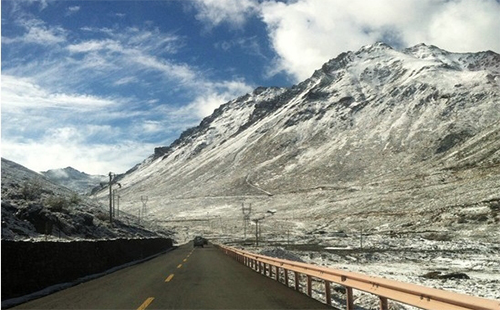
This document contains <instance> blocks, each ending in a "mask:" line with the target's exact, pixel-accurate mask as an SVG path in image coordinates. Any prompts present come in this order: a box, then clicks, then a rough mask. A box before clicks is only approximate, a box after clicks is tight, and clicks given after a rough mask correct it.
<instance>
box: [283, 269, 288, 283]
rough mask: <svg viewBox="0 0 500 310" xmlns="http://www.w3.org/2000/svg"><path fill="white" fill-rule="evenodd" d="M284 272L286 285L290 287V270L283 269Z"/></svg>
mask: <svg viewBox="0 0 500 310" xmlns="http://www.w3.org/2000/svg"><path fill="white" fill-rule="evenodd" d="M283 272H284V273H285V285H286V286H287V287H288V269H286V268H283Z"/></svg>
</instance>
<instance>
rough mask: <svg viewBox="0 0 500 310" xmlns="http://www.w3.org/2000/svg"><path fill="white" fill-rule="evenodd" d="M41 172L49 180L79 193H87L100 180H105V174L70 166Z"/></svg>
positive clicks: (97, 184)
mask: <svg viewBox="0 0 500 310" xmlns="http://www.w3.org/2000/svg"><path fill="white" fill-rule="evenodd" d="M41 174H42V175H44V176H45V177H46V178H47V179H49V180H50V181H52V182H54V183H56V184H59V185H61V186H64V187H67V188H69V189H71V190H74V191H75V192H77V193H79V194H88V193H90V192H91V190H92V188H94V187H96V186H99V184H100V183H101V182H106V181H107V176H105V175H90V174H87V173H85V172H80V171H78V170H76V169H75V168H72V167H66V168H63V169H51V170H47V171H42V172H41Z"/></svg>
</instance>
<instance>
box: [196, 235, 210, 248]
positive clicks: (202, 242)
mask: <svg viewBox="0 0 500 310" xmlns="http://www.w3.org/2000/svg"><path fill="white" fill-rule="evenodd" d="M206 244H208V240H207V239H205V238H203V237H201V236H196V237H195V238H194V240H193V246H194V247H197V246H201V247H203V246H204V245H206Z"/></svg>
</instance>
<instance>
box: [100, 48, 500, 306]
mask: <svg viewBox="0 0 500 310" xmlns="http://www.w3.org/2000/svg"><path fill="white" fill-rule="evenodd" d="M120 183H121V184H122V188H121V189H120V190H119V192H120V196H121V207H122V208H123V209H124V210H127V211H128V212H130V213H133V214H138V213H140V212H142V216H143V218H144V219H146V220H149V221H151V222H153V223H155V224H158V225H163V226H166V227H169V228H170V229H172V230H175V231H176V234H177V235H176V239H177V240H180V241H181V240H182V239H185V240H189V239H190V238H192V237H193V236H194V235H197V234H203V235H205V236H207V237H208V238H211V239H219V240H222V241H225V242H231V241H236V240H243V239H246V240H247V241H246V242H245V244H248V243H249V242H250V241H252V240H255V239H256V237H257V236H254V235H253V232H255V231H256V227H255V224H254V223H253V222H252V221H249V222H247V225H244V220H243V218H244V216H243V214H242V211H243V210H242V205H243V206H244V207H246V210H247V213H248V211H249V207H251V214H250V216H249V217H250V219H260V222H259V229H258V231H260V233H259V234H258V236H259V239H260V244H262V243H265V244H274V245H276V244H279V245H281V246H284V247H287V249H289V250H291V251H294V252H295V254H296V255H299V256H301V257H302V258H303V259H304V260H306V261H313V262H315V263H319V264H322V265H327V266H332V267H334V268H346V269H349V270H354V271H356V270H359V271H361V272H366V273H368V274H373V275H380V276H385V277H389V278H395V279H398V280H403V281H408V282H413V283H421V284H424V285H427V286H433V287H441V288H445V289H451V290H455V291H459V292H465V293H468V294H472V295H477V296H483V297H487V298H496V299H500V295H498V292H500V288H499V286H498V283H500V269H499V268H498V266H500V261H499V257H500V248H499V247H498V240H499V239H500V228H499V225H500V55H498V54H496V53H494V52H491V51H487V52H479V53H452V52H448V51H444V50H442V49H439V48H438V47H435V46H427V45H425V44H420V45H417V46H414V47H411V48H408V49H404V50H401V51H398V50H394V49H393V48H391V47H390V46H387V45H386V44H383V43H376V44H374V45H370V46H364V47H362V48H361V49H360V50H358V51H355V52H345V53H342V54H340V55H338V56H337V57H336V58H334V59H332V60H330V61H328V62H327V63H325V64H324V65H323V66H322V67H321V68H320V69H318V70H317V71H316V72H314V74H313V75H312V76H311V78H309V79H307V80H305V81H303V82H302V83H299V84H297V85H295V86H293V87H290V88H262V87H261V88H257V89H255V90H254V91H253V92H252V93H249V94H247V95H245V96H242V97H240V98H236V99H234V100H232V101H229V102H227V103H225V104H223V105H222V106H220V107H219V108H218V109H217V110H216V111H215V112H214V113H213V114H212V115H211V116H209V117H207V118H205V119H204V120H203V121H202V122H201V123H200V125H199V126H197V127H195V128H191V129H189V130H187V131H185V132H184V133H183V134H182V135H181V136H180V137H179V139H177V140H176V141H174V143H172V144H171V145H170V146H168V147H161V148H157V149H156V150H155V153H154V155H152V156H150V157H149V158H147V159H146V160H145V161H144V162H143V163H141V164H139V165H137V166H136V167H134V168H133V169H131V170H130V171H128V172H127V173H126V174H125V175H122V176H120ZM144 196H147V197H148V200H147V203H146V205H147V208H144V207H145V204H144V203H143V202H141V198H142V197H144ZM100 197H101V199H106V198H107V196H106V192H101V193H100ZM255 250H256V251H258V249H255ZM428 272H431V274H439V273H440V272H443V273H467V275H469V276H470V279H469V280H458V279H455V280H449V281H444V280H439V279H438V280H436V279H434V280H429V279H427V278H425V277H422V275H424V274H426V273H428ZM342 298H343V297H342V296H341V299H342ZM356 298H358V296H357V297H356ZM359 300H361V299H359ZM373 302H374V304H376V303H377V302H378V301H373ZM357 304H358V302H357ZM363 304H364V305H366V307H367V308H369V307H370V306H369V305H370V302H367V303H364V302H363ZM394 309H403V308H394Z"/></svg>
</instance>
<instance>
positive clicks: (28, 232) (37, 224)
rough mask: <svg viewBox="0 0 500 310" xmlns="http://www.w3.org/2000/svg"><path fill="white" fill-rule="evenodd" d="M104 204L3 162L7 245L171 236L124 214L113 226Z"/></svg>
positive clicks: (4, 225)
mask: <svg viewBox="0 0 500 310" xmlns="http://www.w3.org/2000/svg"><path fill="white" fill-rule="evenodd" d="M108 210H109V209H108V206H107V205H100V204H98V203H97V202H95V201H93V200H90V199H88V198H86V197H83V196H80V195H78V194H77V193H76V192H74V191H72V190H70V189H68V188H67V187H63V186H60V185H57V184H55V183H54V182H53V181H51V180H49V179H48V178H46V177H45V176H43V175H42V174H39V173H36V172H34V171H32V170H29V169H27V168H26V167H23V166H21V165H19V164H17V163H15V162H13V161H10V160H7V159H4V158H2V240H27V239H29V240H45V239H51V240H53V239H55V240H59V239H66V240H74V239H109V238H119V237H125V238H147V237H156V236H159V235H163V236H165V235H169V234H170V232H168V231H166V230H162V231H160V232H158V231H154V229H151V228H146V227H144V226H143V225H145V224H147V223H144V222H143V223H142V224H143V225H138V224H137V222H138V221H137V219H136V218H135V217H133V216H131V215H129V214H126V213H124V212H120V214H119V217H115V219H114V220H113V225H111V224H110V222H109V211H108Z"/></svg>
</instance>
